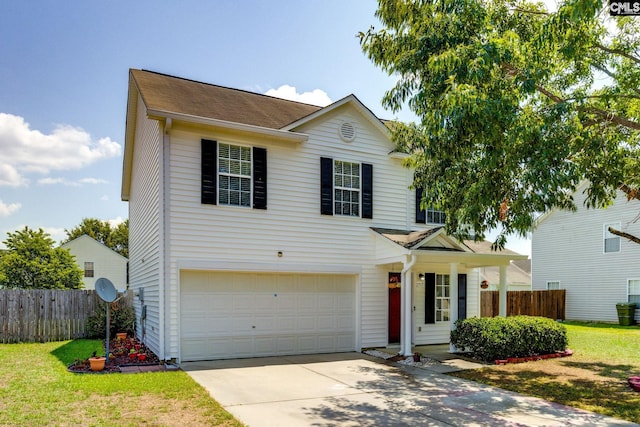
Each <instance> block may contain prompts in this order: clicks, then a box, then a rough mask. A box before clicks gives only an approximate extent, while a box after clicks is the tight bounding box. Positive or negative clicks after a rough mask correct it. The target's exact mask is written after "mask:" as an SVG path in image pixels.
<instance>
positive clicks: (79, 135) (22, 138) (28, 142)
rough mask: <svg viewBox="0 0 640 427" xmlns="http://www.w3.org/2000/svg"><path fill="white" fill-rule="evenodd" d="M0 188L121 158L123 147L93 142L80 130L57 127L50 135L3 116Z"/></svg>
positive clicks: (108, 141) (107, 141)
mask: <svg viewBox="0 0 640 427" xmlns="http://www.w3.org/2000/svg"><path fill="white" fill-rule="evenodd" d="M0 152H2V158H0V185H5V186H14V187H18V186H22V185H27V184H28V182H29V181H28V179H27V178H26V177H25V175H26V174H29V173H41V174H45V173H49V172H50V171H53V170H69V169H80V168H83V167H86V166H88V165H90V164H92V163H94V162H97V161H99V160H103V159H108V158H111V157H115V156H119V155H120V153H121V146H120V144H118V143H117V142H115V141H112V140H111V139H110V138H101V139H99V140H97V141H94V140H93V139H92V138H91V135H90V134H89V133H87V132H86V131H84V130H83V129H81V128H77V127H73V126H68V125H58V126H57V127H56V128H55V129H54V130H53V131H52V132H51V133H50V134H48V135H47V134H43V133H42V132H40V131H38V130H34V129H31V128H30V126H29V123H27V122H25V120H24V118H22V117H20V116H14V115H12V114H6V113H0Z"/></svg>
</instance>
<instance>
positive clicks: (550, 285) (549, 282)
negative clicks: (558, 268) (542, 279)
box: [547, 280, 562, 291]
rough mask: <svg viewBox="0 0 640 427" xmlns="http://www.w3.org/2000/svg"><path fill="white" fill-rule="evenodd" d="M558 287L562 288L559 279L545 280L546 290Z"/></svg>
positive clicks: (553, 289)
mask: <svg viewBox="0 0 640 427" xmlns="http://www.w3.org/2000/svg"><path fill="white" fill-rule="evenodd" d="M558 289H562V287H560V280H547V290H548V291H555V290H558Z"/></svg>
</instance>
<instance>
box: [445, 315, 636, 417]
mask: <svg viewBox="0 0 640 427" xmlns="http://www.w3.org/2000/svg"><path fill="white" fill-rule="evenodd" d="M565 325H566V327H567V335H568V339H569V348H570V349H572V350H574V355H573V356H571V357H567V358H561V359H550V360H544V361H537V362H530V363H522V364H509V365H504V366H492V367H488V368H483V369H478V370H469V371H463V372H459V373H455V374H454V375H455V376H458V377H462V378H467V379H472V380H474V381H478V382H482V383H486V384H490V385H494V386H497V387H501V388H504V389H507V390H512V391H516V392H519V393H523V394H528V395H532V396H537V397H541V398H543V399H545V400H549V401H552V402H556V403H561V404H565V405H569V406H573V407H577V408H582V409H586V410H589V411H593V412H597V413H600V414H604V415H609V416H613V417H617V418H621V419H625V420H629V421H632V422H636V423H640V393H639V392H635V391H633V390H632V389H631V388H630V387H629V386H628V384H627V379H628V377H629V376H632V375H640V357H639V356H640V327H638V326H618V325H613V324H596V323H579V322H567V323H565Z"/></svg>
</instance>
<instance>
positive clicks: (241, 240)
mask: <svg viewBox="0 0 640 427" xmlns="http://www.w3.org/2000/svg"><path fill="white" fill-rule="evenodd" d="M344 113H346V114H344ZM345 116H349V120H350V121H351V122H354V123H356V122H358V123H357V124H358V136H357V138H355V140H354V141H352V142H350V143H348V144H347V143H345V142H343V141H342V140H340V139H339V138H337V137H336V129H337V128H338V127H339V126H340V123H342V120H341V117H342V118H343V117H345ZM296 131H298V132H302V133H306V134H308V135H309V140H308V141H307V142H305V143H303V144H300V145H292V143H290V142H280V141H277V140H270V139H267V138H262V137H253V138H251V139H249V138H244V137H240V136H237V137H232V136H230V135H229V134H227V133H224V134H218V133H216V132H213V131H211V132H207V133H203V132H202V129H197V130H194V129H191V128H188V127H181V125H180V124H174V128H173V129H172V131H171V159H170V165H169V172H170V186H171V192H170V209H169V211H168V215H169V221H170V232H171V245H170V251H171V260H170V264H169V272H168V275H167V277H166V279H165V280H166V284H167V287H168V294H167V303H166V307H167V310H171V311H173V310H175V309H174V307H177V306H179V301H178V298H179V294H178V292H176V290H177V282H178V276H177V274H176V273H175V272H176V271H177V269H178V264H179V263H180V262H181V261H184V260H189V261H192V260H199V261H201V262H203V263H207V262H210V261H216V262H221V263H232V262H247V263H248V265H262V264H264V265H273V264H275V263H277V265H278V266H279V267H278V268H280V269H281V271H287V270H288V269H289V268H290V267H291V268H296V267H297V266H299V265H311V266H314V267H313V268H314V269H315V270H316V271H325V270H326V272H327V273H331V272H332V271H331V270H332V268H333V266H335V265H350V266H354V267H356V268H358V269H361V271H362V273H361V286H362V295H361V296H359V298H361V306H362V312H361V318H362V322H361V331H360V333H361V337H362V339H361V345H362V346H367V347H371V346H380V345H386V343H387V342H386V341H387V319H386V317H385V316H384V313H385V311H386V301H387V295H386V293H385V291H386V288H385V280H386V279H385V277H384V274H385V273H383V272H382V269H379V268H377V267H375V266H372V265H371V260H372V259H374V250H375V236H374V235H373V233H372V231H371V230H370V227H371V226H376V224H379V225H380V226H385V227H395V228H404V227H406V226H407V223H408V222H409V221H413V219H412V218H413V212H409V215H405V212H404V211H405V209H404V207H405V206H410V205H409V204H410V203H411V199H412V197H410V196H411V193H410V192H409V190H408V186H409V184H410V182H409V178H410V173H409V172H408V171H407V170H406V169H405V168H404V167H403V166H402V160H401V159H390V158H389V152H391V151H392V150H393V148H394V146H393V144H392V143H391V142H390V141H388V140H386V139H384V137H383V135H381V134H380V133H379V131H378V130H377V129H375V128H373V126H372V125H370V124H368V122H367V121H365V120H364V119H363V118H362V116H360V115H358V114H352V113H347V112H343V114H341V115H336V116H333V117H330V118H328V119H326V120H319V121H317V122H315V123H313V126H311V125H310V126H308V127H304V128H301V129H298V130H296ZM203 138H204V139H211V140H216V141H224V143H228V144H232V145H240V146H255V145H259V146H263V147H265V148H266V149H267V150H268V152H269V164H268V180H269V209H268V210H259V211H257V210H255V209H236V208H234V207H232V206H224V205H222V206H217V207H215V208H212V207H211V206H207V205H202V204H201V203H200V186H199V181H198V180H199V175H200V167H201V164H200V149H201V148H200V141H201V139H203ZM323 156H330V157H332V158H334V159H340V160H341V161H345V162H350V163H357V164H361V163H369V164H372V165H373V167H374V171H375V173H374V174H373V188H374V200H376V201H378V200H379V201H380V203H377V202H374V212H373V218H374V223H373V224H372V222H371V220H367V221H364V220H362V219H361V218H359V217H351V216H345V217H343V220H341V221H336V220H335V217H326V216H322V215H318V214H317V212H319V211H320V207H319V205H320V200H319V197H318V196H319V184H320V170H319V168H318V160H319V159H320V157H323ZM403 188H404V189H407V190H406V191H398V189H403ZM398 206H402V207H403V209H398V208H397V207H398ZM236 224H242V227H241V228H238V227H237V226H235V225H236ZM230 225H234V226H230ZM278 252H282V257H278V255H277V254H278ZM380 278H381V279H380ZM169 314H170V313H169V312H168V313H167V316H168V317H167V319H169V321H170V322H171V321H172V319H174V317H173V316H169ZM175 319H176V320H175V323H172V324H171V325H170V326H169V337H168V338H169V339H170V342H171V344H170V345H171V346H172V347H171V357H178V350H179V340H180V338H179V328H178V322H177V317H176V318H175Z"/></svg>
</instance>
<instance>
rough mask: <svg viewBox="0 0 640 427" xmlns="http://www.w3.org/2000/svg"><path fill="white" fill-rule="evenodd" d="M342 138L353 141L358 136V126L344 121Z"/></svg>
mask: <svg viewBox="0 0 640 427" xmlns="http://www.w3.org/2000/svg"><path fill="white" fill-rule="evenodd" d="M340 138H342V140H343V141H345V142H351V141H353V140H354V139H355V138H356V128H355V126H353V124H352V123H349V122H344V123H343V124H342V125H340Z"/></svg>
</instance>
